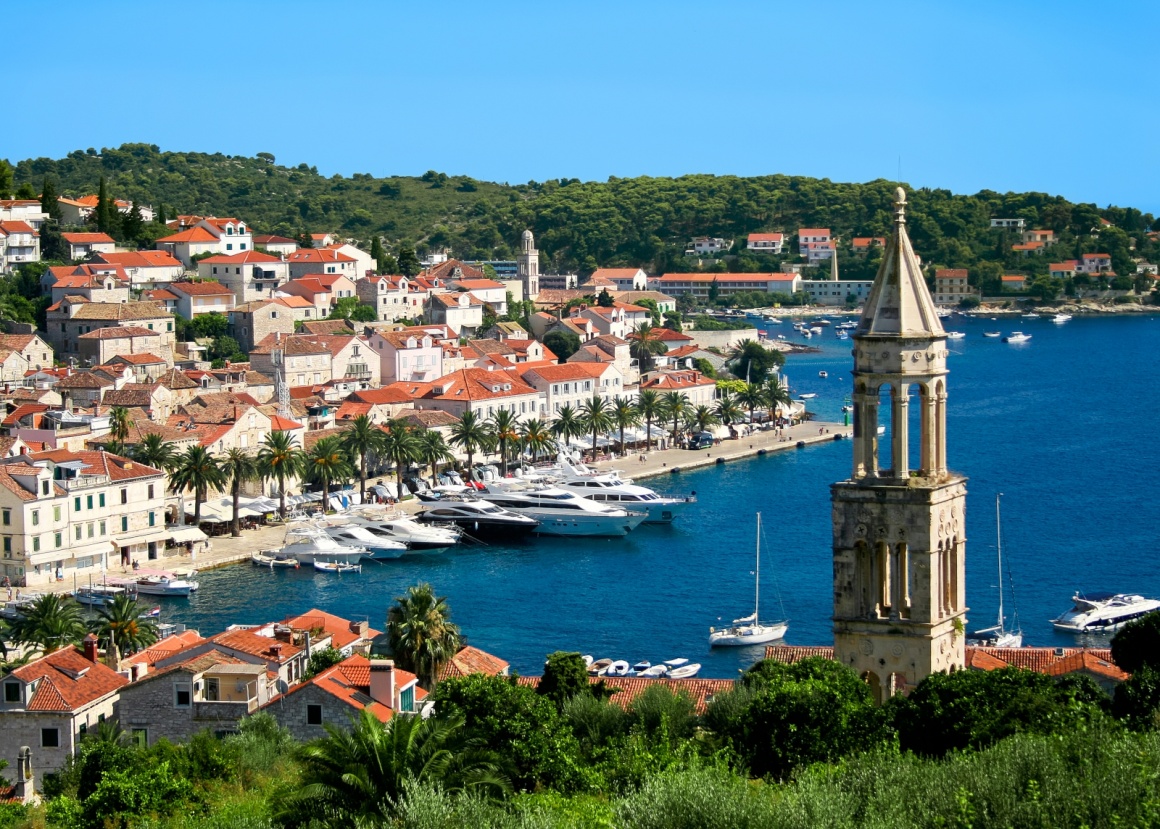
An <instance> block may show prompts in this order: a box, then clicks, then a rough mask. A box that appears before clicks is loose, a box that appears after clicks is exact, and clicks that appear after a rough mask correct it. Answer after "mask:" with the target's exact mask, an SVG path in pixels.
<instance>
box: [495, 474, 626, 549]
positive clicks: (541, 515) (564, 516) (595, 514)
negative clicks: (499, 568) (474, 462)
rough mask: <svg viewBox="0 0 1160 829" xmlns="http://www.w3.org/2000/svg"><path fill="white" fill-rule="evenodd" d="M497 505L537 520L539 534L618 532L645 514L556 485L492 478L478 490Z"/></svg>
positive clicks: (607, 534) (573, 534)
mask: <svg viewBox="0 0 1160 829" xmlns="http://www.w3.org/2000/svg"><path fill="white" fill-rule="evenodd" d="M479 497H480V498H482V499H483V500H485V501H487V502H489V503H491V504H494V505H495V506H497V507H502V508H503V509H507V510H511V511H512V512H514V513H517V514H519V515H525V516H527V517H529V518H534V519H536V520H537V521H539V522H540V524H539V526H537V527H536V529H535V532H536V533H538V534H540V535H568V536H621V535H627V534H628V533H630V532H631V531H632V530H634V529H636V528H637V527H638V526H640V524H641V523H643V522H644V520H645V519H646V518H647V517H648V513H646V512H643V511H640V512H638V511H635V510H632V511H630V510H627V509H620V508H617V507H612V506H605V505H604V504H598V503H596V502H595V501H589V500H587V499H585V498H581V497H580V496H579V495H577V494H576V492H574V491H572V490H565V489H560V488H559V487H547V486H544V487H530V486H528V485H527V484H523V483H521V482H518V481H514V480H512V481H508V480H503V481H494V482H492V483H491V484H490V485H489V486H488V488H487V489H485V490H484V491H483V492H480V493H479Z"/></svg>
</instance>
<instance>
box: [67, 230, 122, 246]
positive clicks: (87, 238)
mask: <svg viewBox="0 0 1160 829" xmlns="http://www.w3.org/2000/svg"><path fill="white" fill-rule="evenodd" d="M60 235H61V238H62V239H64V240H65V241H66V242H68V243H69V244H70V245H112V244H115V242H114V240H113V237H112V236H110V235H109V234H107V233H62V234H60Z"/></svg>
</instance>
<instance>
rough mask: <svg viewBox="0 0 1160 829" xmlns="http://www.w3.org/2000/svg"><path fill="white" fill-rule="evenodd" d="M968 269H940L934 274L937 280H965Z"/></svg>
mask: <svg viewBox="0 0 1160 829" xmlns="http://www.w3.org/2000/svg"><path fill="white" fill-rule="evenodd" d="M966 276H967V269H966V268H939V269H938V270H937V271H935V272H934V278H935V279H965V278H966Z"/></svg>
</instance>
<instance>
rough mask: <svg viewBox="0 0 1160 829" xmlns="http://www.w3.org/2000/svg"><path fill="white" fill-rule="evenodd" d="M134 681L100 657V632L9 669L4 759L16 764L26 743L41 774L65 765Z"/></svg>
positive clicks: (2, 715) (0, 728)
mask: <svg viewBox="0 0 1160 829" xmlns="http://www.w3.org/2000/svg"><path fill="white" fill-rule="evenodd" d="M128 684H129V680H128V679H126V678H125V677H124V676H122V675H121V674H119V673H117V672H116V671H114V670H113V669H111V668H109V667H108V666H107V665H104V664H103V663H102V662H101V661H100V660H99V654H98V652H97V637H96V636H94V635H93V634H91V633H90V634H89V635H88V636H87V637H86V638H85V640H84V642H83V643H82V645H81V647H80V648H74V647H66V648H63V649H61V650H58V651H55V652H53V653H50V654H48V655H47V656H43V657H41V658H40V659H35V660H33V661H31V662H29V663H28V664H26V665H22V666H20V667H19V668H16V669H15V670H13V671H12V672H11V673H9V674H6V675H5V676H4V677H3V679H2V680H0V685H3V686H4V693H3V695H0V733H2V734H3V735H4V737H3V739H0V760H6V761H7V762H8V765H9V767H10V768H15V766H16V757H17V753H18V752H19V751H20V748H21V746H28V747H30V748H31V749H32V751H33V757H34V758H35V768H36V771H37V773H39V774H52V773H53V772H57V771H60V770H61V769H62V768H64V765H65V763H66V762H67V761H68V758H70V757H72V756H73V755H74V754H75V753H76V749H77V745H78V744H79V743H80V741H81V738H82V737H84V736H85V734H87V733H88V732H89V731H91V730H94V729H96V727H97V726H98V725H100V724H101V723H103V722H105V721H112V720H113V719H114V718H115V716H116V706H117V701H118V698H119V694H120V691H121V690H122V689H123V688H124V687H125V686H127V685H128Z"/></svg>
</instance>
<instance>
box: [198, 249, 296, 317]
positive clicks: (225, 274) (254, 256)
mask: <svg viewBox="0 0 1160 829" xmlns="http://www.w3.org/2000/svg"><path fill="white" fill-rule="evenodd" d="M197 274H198V276H200V277H201V278H202V279H215V280H217V281H218V282H220V283H221V284H223V285H225V286H226V287H227V288H229V289H230V290H231V291H233V294H234V297H235V298H236V300H237V303H238V304H239V305H240V304H242V303H243V302H254V301H255V300H259V299H267V298H269V297H271V296H273V294H274V289H275V288H277V286H278V285H281V284H282V283H283V282H286V281H287V280H288V279H289V278H290V265H289V264H288V263H287V262H286V260H285V259H283V258H282V257H281V256H275V255H272V254H269V253H262V252H261V251H258V250H248V251H244V252H242V253H234V254H229V255H226V254H218V255H217V256H209V257H207V258H205V259H201V260H199V261H198V263H197Z"/></svg>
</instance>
